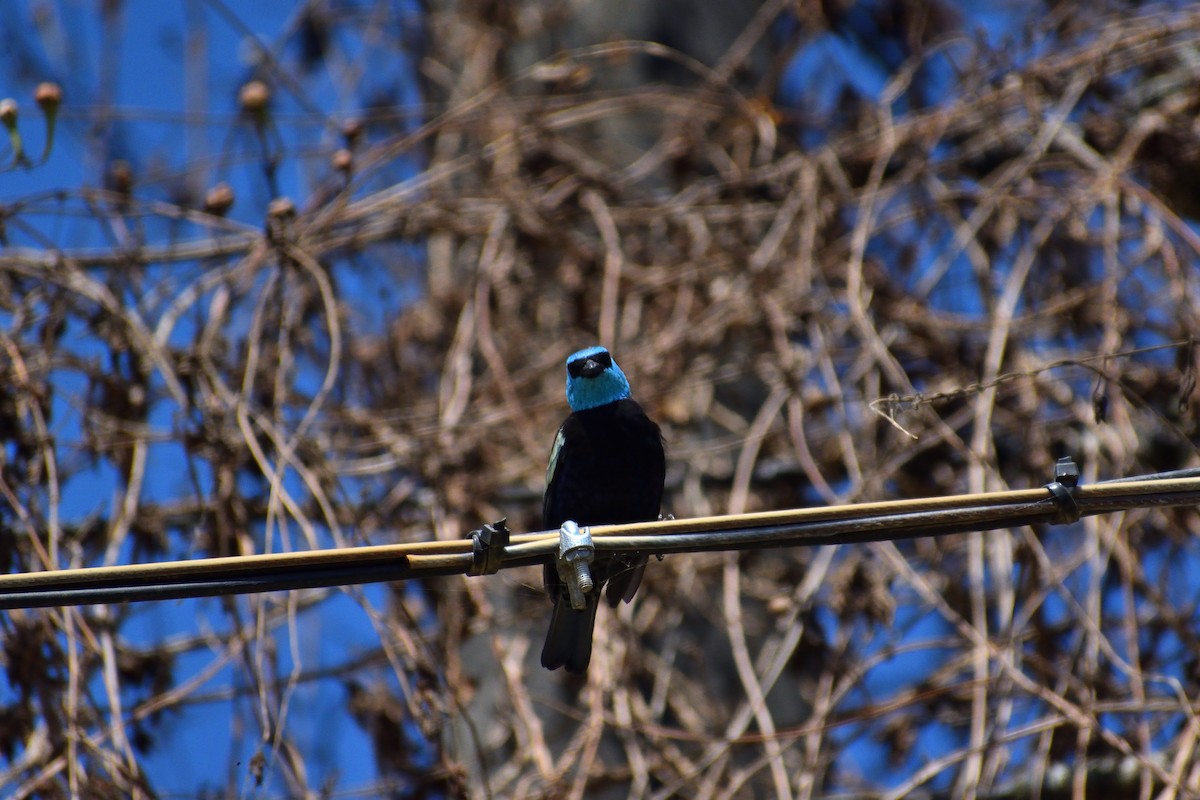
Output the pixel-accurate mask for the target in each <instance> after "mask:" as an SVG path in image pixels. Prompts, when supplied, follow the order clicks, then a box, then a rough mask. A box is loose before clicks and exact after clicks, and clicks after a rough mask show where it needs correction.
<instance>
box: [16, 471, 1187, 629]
mask: <svg viewBox="0 0 1200 800" xmlns="http://www.w3.org/2000/svg"><path fill="white" fill-rule="evenodd" d="M1064 461H1066V460H1064ZM1069 466H1070V467H1071V468H1074V465H1073V464H1069ZM1062 467H1063V463H1062V462H1060V472H1059V475H1058V476H1057V478H1058V479H1057V480H1056V481H1054V482H1052V483H1050V484H1047V485H1046V486H1045V487H1040V488H1037V489H1021V490H1015V491H1005V492H989V493H983V494H964V495H952V496H949V497H940V498H926V499H915V500H898V501H889V502H878V503H858V504H854V505H845V506H828V507H823V508H801V509H787V510H782V511H767V512H760V513H754V514H734V515H727V516H717V517H698V518H692V519H674V520H662V521H658V522H641V523H635V524H627V525H596V526H594V527H592V528H591V534H592V536H593V541H594V544H595V548H596V550H597V551H608V552H643V553H653V554H659V555H665V554H667V553H695V552H703V551H713V550H749V549H756V548H765V547H797V546H816V545H829V544H849V543H859V542H875V541H883V540H896V539H912V538H918V537H923V536H943V535H947V534H953V533H964V532H967V531H984V530H994V529H996V528H1008V527H1017V526H1022V525H1033V524H1038V523H1043V524H1055V523H1063V522H1073V521H1075V520H1077V519H1079V518H1080V517H1084V516H1094V515H1097V514H1107V513H1112V512H1115V511H1123V510H1127V509H1133V508H1150V507H1167V506H1187V505H1200V470H1197V469H1189V470H1178V471H1175V472H1168V473H1156V474H1154V475H1145V476H1137V477H1131V478H1119V479H1116V480H1112V481H1105V482H1102V483H1096V484H1090V485H1087V486H1074V485H1073V476H1072V475H1071V473H1070V471H1069V470H1068V471H1067V472H1064V471H1063V469H1062ZM558 542H559V534H558V531H546V532H539V533H527V534H520V535H515V536H511V537H508V538H507V544H505V545H503V546H502V547H498V548H496V549H495V550H494V551H493V552H492V553H491V554H490V558H489V559H488V561H489V562H490V563H491V565H492V568H490V569H488V570H487V571H488V572H491V571H495V569H505V568H510V567H520V566H528V565H531V564H541V563H544V562H545V561H546V560H547V559H550V558H553V557H555V555H556V554H557V551H558ZM480 547H481V545H480V544H479V540H478V537H476V539H472V538H466V539H454V540H447V541H436V542H415V543H407V544H392V545H374V546H368V547H350V548H339V549H330V550H310V551H304V552H297V553H271V554H263V555H249V556H231V557H224V558H207V559H196V560H192V561H165V562H156V563H149V564H131V565H123V566H109V567H92V568H82V569H64V570H54V571H47V572H31V573H20V574H10V575H0V609H13V608H45V607H51V606H68V605H84V604H90V603H117V602H126V601H142V600H171V599H179V598H186V597H211V596H214V595H229V594H249V593H253V592H273V591H282V590H287V589H309V588H316V587H329V586H346V585H351V584H362V583H377V582H381V581H401V580H409V579H412V578H421V577H434V576H439V575H455V574H458V575H465V574H473V573H474V574H478V571H479V570H478V565H479V563H480V552H479V551H480ZM483 547H484V548H485V549H486V547H487V545H486V540H484V544H483Z"/></svg>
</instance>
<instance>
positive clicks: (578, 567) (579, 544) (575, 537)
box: [554, 520, 596, 611]
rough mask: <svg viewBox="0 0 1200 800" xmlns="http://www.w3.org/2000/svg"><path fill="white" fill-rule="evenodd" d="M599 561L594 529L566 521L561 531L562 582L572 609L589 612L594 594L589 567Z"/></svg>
mask: <svg viewBox="0 0 1200 800" xmlns="http://www.w3.org/2000/svg"><path fill="white" fill-rule="evenodd" d="M595 557H596V546H595V545H594V544H593V543H592V529H591V528H588V527H586V526H585V527H583V528H581V527H579V526H578V525H577V524H575V523H574V522H573V521H571V520H567V521H566V522H564V523H563V524H562V527H560V528H559V529H558V558H557V559H555V562H554V565H555V567H557V568H558V577H559V579H560V580H561V581H562V582H563V583H565V584H566V585H567V591H568V592H569V593H570V595H571V608H573V609H575V610H576V611H582V610H584V609H585V608H587V596H586V595H588V594H590V593H591V591H592V572H591V570H590V569H589V568H588V564H590V563H592V560H593V559H594V558H595Z"/></svg>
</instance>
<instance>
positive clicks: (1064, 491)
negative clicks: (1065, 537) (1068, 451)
mask: <svg viewBox="0 0 1200 800" xmlns="http://www.w3.org/2000/svg"><path fill="white" fill-rule="evenodd" d="M1078 485H1079V465H1078V464H1076V463H1075V462H1074V461H1072V460H1071V459H1070V458H1069V457H1068V458H1060V459H1059V460H1058V463H1057V464H1055V465H1054V480H1053V481H1051V482H1050V483H1047V484H1046V488H1047V489H1049V490H1050V499H1052V500H1053V501H1054V504H1055V505H1056V506H1058V516H1056V517H1055V518H1054V521H1053V523H1052V524H1054V525H1069V524H1071V523H1072V522H1077V521H1078V520H1079V517H1080V512H1079V504H1078V503H1076V502H1075V487H1076V486H1078Z"/></svg>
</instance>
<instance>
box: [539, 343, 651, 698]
mask: <svg viewBox="0 0 1200 800" xmlns="http://www.w3.org/2000/svg"><path fill="white" fill-rule="evenodd" d="M567 402H568V403H569V404H570V406H571V415H570V416H569V417H567V418H566V420H565V421H564V422H563V424H562V426H561V427H559V429H558V435H557V436H556V437H555V438H554V447H553V448H552V450H551V451H550V464H549V466H548V467H547V468H546V494H545V496H544V498H543V500H542V527H543V528H544V529H546V530H551V529H554V528H558V527H559V526H560V525H562V524H563V522H565V521H567V520H572V521H574V522H575V523H577V524H578V525H579V526H580V527H583V526H587V525H601V524H610V523H611V524H617V523H624V522H646V521H649V520H655V519H658V513H659V507H660V506H661V504H662V496H663V482H664V480H665V478H666V454H665V452H664V450H663V440H662V432H661V431H660V430H659V428H658V425H656V424H655V423H654V422H653V421H652V420H651V419H650V418H649V417H647V416H646V412H645V411H643V410H642V407H641V406H640V405H638V403H637V401H635V400H633V399H632V398H631V397H630V392H629V381H628V380H627V379H626V377H625V373H623V372H622V371H621V368H620V367H619V366H617V362H616V361H614V360H613V358H612V356H611V355H610V354H609V352H608V350H606V349H604V348H603V347H589V348H587V349H585V350H580V351H579V352H577V353H574V354H572V355H571V357H570V358H568V359H567ZM646 560H647V556H646V555H645V554H636V553H630V554H624V553H622V554H606V555H603V556H597V557H596V559H595V561H594V562H593V564H592V567H591V572H592V580H593V584H594V588H593V590H592V592H590V593H589V594H587V595H586V598H587V607H586V608H585V609H582V610H578V611H577V610H575V609H573V608H572V607H571V600H570V596H569V594H568V590H567V586H566V584H564V583H563V582H562V581H561V580H560V578H559V574H558V570H557V569H556V568H555V565H554V564H553V563H549V564H547V565H546V569H545V585H546V592H547V593H548V594H549V595H550V599H551V600H553V601H554V616H553V617H552V618H551V620H550V631H549V633H548V634H547V635H546V644H545V646H544V647H543V648H542V666H543V667H545V668H546V669H558V668H559V667H566V668H567V672H572V673H575V674H578V675H582V674H584V673H586V672H587V668H588V662H589V661H591V658H592V628H593V627H594V626H595V624H596V608H597V605H598V603H599V597H600V591H601V589H603V588H604V584H605V583H606V582H607V584H608V590H607V593H606V597H607V598H608V603H609V605H610V606H612V607H613V608H616V607H617V604H618V603H620V602H621V601H622V600H624V601H625V602H627V603H628V602H629V601H630V600H632V599H633V595H634V593H635V592H637V589H638V586H639V585H640V584H641V582H642V573H643V572H644V571H645V569H646Z"/></svg>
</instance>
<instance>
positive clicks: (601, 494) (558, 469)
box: [542, 399, 666, 530]
mask: <svg viewBox="0 0 1200 800" xmlns="http://www.w3.org/2000/svg"><path fill="white" fill-rule="evenodd" d="M558 436H559V439H558V440H556V447H555V450H556V452H555V453H554V454H553V455H552V458H551V465H550V469H549V473H550V474H549V475H548V478H547V483H546V494H545V497H544V499H543V502H542V522H543V528H544V529H547V530H549V529H553V528H557V527H559V526H560V525H562V523H563V522H564V521H565V520H568V519H570V520H574V521H575V522H577V523H579V524H580V525H600V524H604V523H622V522H644V521H647V520H653V519H657V518H658V512H659V508H660V506H661V505H662V495H663V480H664V478H665V476H666V455H665V453H664V451H663V442H662V433H661V431H659V428H658V425H656V424H655V423H654V422H653V421H652V420H651V419H650V418H649V417H647V416H646V413H645V412H644V411H642V407H641V406H640V405H638V404H637V402H636V401H634V400H629V399H625V400H618V401H616V402H615V403H609V404H607V405H603V406H599V407H597V408H590V409H587V410H585V411H576V412H575V413H573V414H571V416H569V417H567V419H566V421H565V422H563V424H562V427H561V428H559V432H558Z"/></svg>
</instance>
